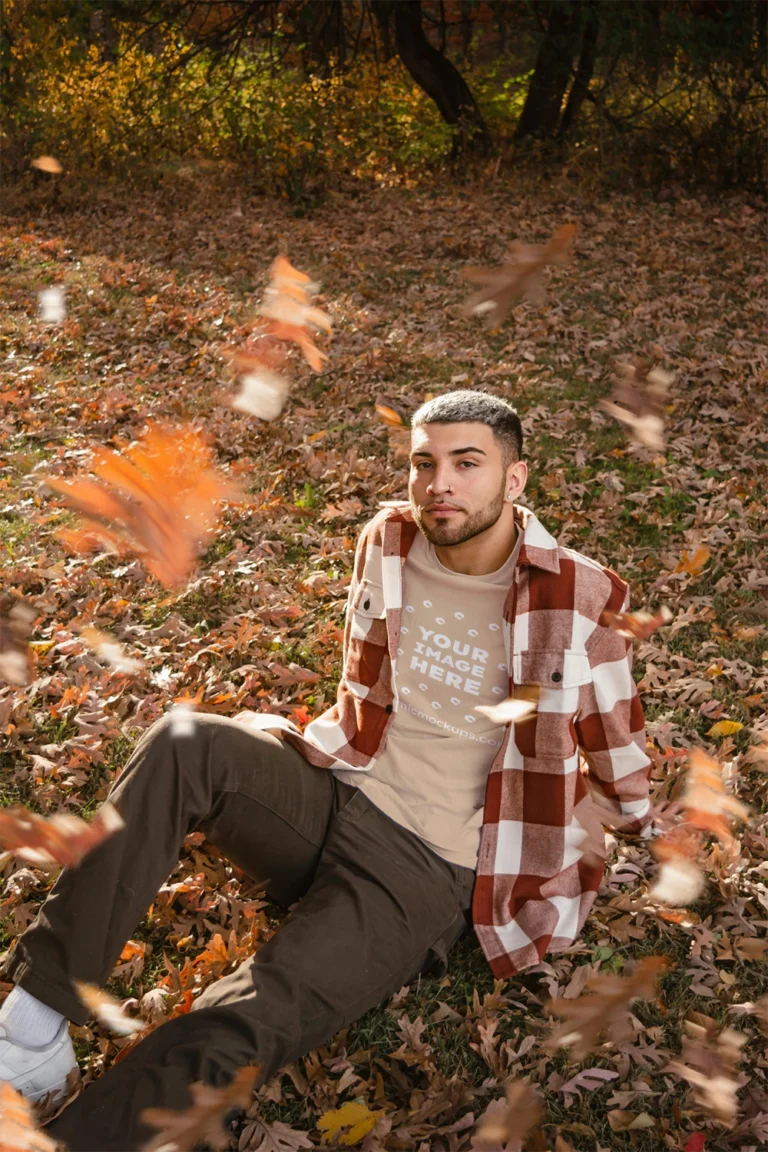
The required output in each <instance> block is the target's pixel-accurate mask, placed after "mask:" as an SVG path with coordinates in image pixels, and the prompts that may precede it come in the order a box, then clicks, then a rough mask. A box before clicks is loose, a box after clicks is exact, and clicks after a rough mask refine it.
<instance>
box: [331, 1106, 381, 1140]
mask: <svg viewBox="0 0 768 1152" xmlns="http://www.w3.org/2000/svg"><path fill="white" fill-rule="evenodd" d="M383 1115H384V1113H383V1112H381V1111H379V1112H371V1110H370V1108H368V1106H367V1105H366V1104H358V1103H357V1102H356V1101H354V1100H349V1101H347V1103H346V1104H342V1106H341V1108H334V1109H332V1110H331V1111H330V1112H324V1113H323V1115H322V1116H321V1117H320V1119H319V1120H318V1122H317V1126H318V1128H319V1129H320V1131H321V1132H323V1133H325V1136H324V1140H325V1141H326V1142H327V1141H328V1140H335V1139H338V1143H339V1144H343V1145H344V1146H345V1147H347V1148H351V1147H353V1146H354V1145H355V1144H359V1143H360V1141H361V1140H363V1139H364V1138H365V1137H366V1136H367V1135H368V1133H369V1132H370V1131H371V1129H372V1128H373V1126H374V1124H375V1123H376V1121H377V1120H378V1119H379V1117H380V1116H383ZM342 1129H346V1131H345V1132H344V1134H343V1135H342V1136H341V1137H339V1133H340V1132H341V1131H342Z"/></svg>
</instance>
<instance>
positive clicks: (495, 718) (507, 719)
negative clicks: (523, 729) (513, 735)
mask: <svg viewBox="0 0 768 1152" xmlns="http://www.w3.org/2000/svg"><path fill="white" fill-rule="evenodd" d="M536 708H537V702H536V701H535V700H520V699H512V698H510V699H508V700H502V701H501V702H500V703H499V704H476V705H475V707H474V709H473V711H475V712H482V714H483V716H487V717H488V719H489V720H490V721H491V723H493V724H521V723H522V722H523V721H524V720H529V719H530V718H531V716H533V714H534V713H535V711H536Z"/></svg>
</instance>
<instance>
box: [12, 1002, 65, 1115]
mask: <svg viewBox="0 0 768 1152" xmlns="http://www.w3.org/2000/svg"><path fill="white" fill-rule="evenodd" d="M75 1068H77V1061H76V1059H75V1050H74V1048H73V1047H72V1040H71V1039H70V1035H69V1027H68V1022H67V1021H66V1020H62V1023H61V1027H60V1028H59V1031H58V1032H57V1033H56V1035H55V1036H54V1038H53V1040H52V1041H51V1042H50V1044H46V1045H45V1047H43V1048H25V1047H24V1046H23V1045H22V1044H18V1043H17V1042H16V1041H13V1040H11V1039H10V1037H9V1035H8V1029H7V1028H6V1027H5V1025H4V1024H0V1081H6V1082H7V1083H9V1084H10V1085H11V1087H12V1088H15V1089H16V1091H17V1092H19V1093H21V1095H22V1096H26V1098H27V1100H32V1101H36V1100H42V1099H43V1097H44V1096H47V1095H48V1093H49V1092H54V1093H56V1095H57V1096H58V1095H61V1094H63V1093H64V1092H65V1090H66V1087H67V1076H68V1075H69V1073H70V1072H72V1071H73V1070H74V1069H75Z"/></svg>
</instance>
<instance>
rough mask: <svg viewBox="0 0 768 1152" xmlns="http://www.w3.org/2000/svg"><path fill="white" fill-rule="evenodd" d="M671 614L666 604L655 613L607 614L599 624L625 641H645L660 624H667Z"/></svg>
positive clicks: (602, 616) (604, 614)
mask: <svg viewBox="0 0 768 1152" xmlns="http://www.w3.org/2000/svg"><path fill="white" fill-rule="evenodd" d="M671 619H672V613H671V612H670V610H669V608H667V606H666V604H664V605H662V607H661V608H660V609H659V611H658V612H656V613H651V612H609V611H607V610H606V611H605V612H603V614H602V615H601V617H600V623H601V624H602V625H603V626H604V627H606V628H611V629H613V631H614V632H618V634H619V636H623V637H624V638H625V639H627V640H647V639H648V637H649V636H652V635H653V633H654V632H655V631H656V629H657V628H661V626H662V624H668V623H669V621H670V620H671Z"/></svg>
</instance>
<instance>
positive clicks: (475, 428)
mask: <svg viewBox="0 0 768 1152" xmlns="http://www.w3.org/2000/svg"><path fill="white" fill-rule="evenodd" d="M449 489H450V490H449ZM506 491H507V476H506V470H505V468H504V465H503V462H502V458H501V451H500V448H499V444H498V441H497V440H496V438H495V437H494V435H493V432H492V430H491V429H490V428H489V427H488V425H487V424H476V423H469V422H468V423H466V424H422V425H421V426H418V427H416V428H414V429H413V433H412V435H411V471H410V475H409V478H408V497H409V499H410V501H411V508H412V510H413V517H414V520H415V521H416V523H417V524H418V526H419V528H420V529H421V531H422V532H423V534H424V535H425V536H426V538H427V540H429V541H430V543H432V544H435V545H437V546H438V547H443V548H445V547H451V546H452V545H456V544H463V543H464V542H465V541H466V540H471V539H472V537H473V536H477V535H479V533H481V532H485V531H486V530H487V529H488V528H491V527H493V525H494V524H495V523H496V522H497V520H498V519H499V517H500V516H501V514H502V512H503V511H504V509H505V507H506V508H509V512H510V516H511V514H512V505H511V504H505V499H504V497H505V493H506ZM441 508H445V509H446V510H445V511H441V510H440V509H441Z"/></svg>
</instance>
